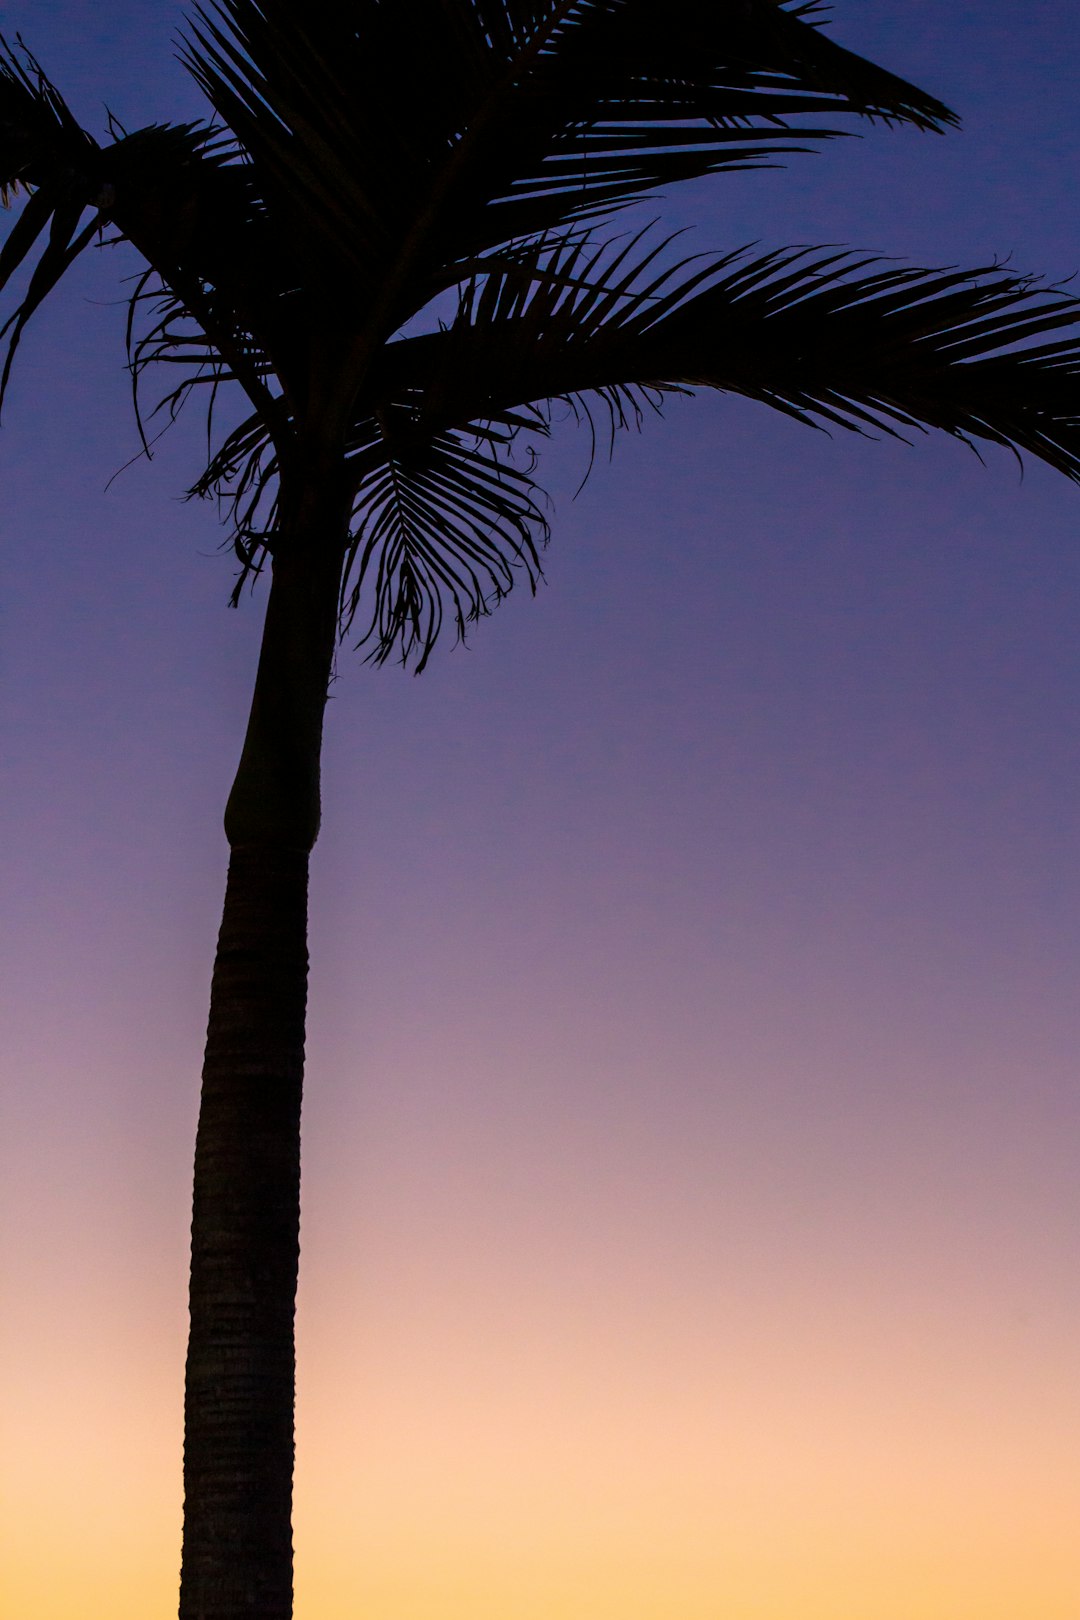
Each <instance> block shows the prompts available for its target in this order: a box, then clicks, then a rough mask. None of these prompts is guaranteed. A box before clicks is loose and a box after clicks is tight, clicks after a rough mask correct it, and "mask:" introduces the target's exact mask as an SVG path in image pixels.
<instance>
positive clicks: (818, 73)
mask: <svg viewBox="0 0 1080 1620" xmlns="http://www.w3.org/2000/svg"><path fill="white" fill-rule="evenodd" d="M813 10H814V7H813V6H812V5H805V4H791V3H789V0H726V3H724V4H719V3H711V4H706V3H703V0H348V3H345V0H307V3H306V4H305V5H303V6H296V5H295V4H293V3H290V0H208V5H207V8H206V9H203V8H201V7H200V8H198V9H196V11H195V12H194V14H193V17H192V20H191V22H190V24H189V27H188V32H187V34H186V36H185V39H184V41H183V45H182V51H183V55H182V60H183V62H184V63H185V65H186V67H187V69H188V70H189V71H190V72H191V73H192V74H193V75H194V77H195V79H196V80H197V82H198V84H199V85H200V87H201V89H202V91H203V92H204V93H205V95H206V98H207V100H208V102H209V105H210V109H211V113H210V117H209V119H208V121H207V122H206V123H201V124H176V125H152V126H149V127H147V128H145V129H140V130H137V131H134V132H132V133H128V132H126V131H125V130H123V129H122V128H121V127H120V125H119V124H117V123H116V122H115V120H112V119H110V122H109V126H108V129H107V138H106V140H105V142H104V144H99V142H98V141H96V140H95V139H94V138H93V137H92V136H91V135H89V134H88V133H86V132H85V131H84V130H83V129H82V128H81V127H80V126H79V125H78V123H77V122H76V120H75V119H74V117H73V116H72V114H71V112H70V111H69V109H68V107H67V106H66V104H65V102H64V101H63V99H62V97H61V95H60V93H59V91H58V90H57V89H56V88H55V87H54V86H53V85H52V83H51V82H50V81H49V79H48V78H47V77H46V75H45V73H44V72H43V71H42V69H41V68H40V67H39V65H38V63H37V61H36V60H35V59H34V58H33V57H32V56H31V55H30V53H29V52H28V51H27V50H26V49H25V47H24V46H23V45H22V43H21V42H19V43H17V44H16V45H15V46H13V47H12V46H7V45H3V52H2V57H0V186H2V187H3V190H4V199H5V201H11V200H12V199H13V198H16V197H17V198H18V200H19V201H20V203H21V210H20V212H19V213H18V214H17V216H16V217H15V219H14V223H13V225H12V227H11V230H10V232H9V234H8V237H7V240H6V244H5V246H4V247H3V249H2V250H0V286H6V285H9V284H10V283H11V282H12V279H13V278H16V279H17V280H18V279H19V278H20V277H21V278H22V279H21V281H20V283H19V285H20V293H19V295H18V297H17V300H16V302H15V307H14V309H13V312H12V313H11V315H10V317H9V319H8V322H7V325H6V327H5V328H4V330H5V332H6V334H7V341H8V348H7V355H6V362H5V365H4V369H3V375H2V380H0V393H2V389H3V386H4V385H6V383H7V379H8V373H9V371H10V367H11V362H12V358H13V356H14V353H15V350H16V348H17V346H18V343H19V341H20V338H21V336H22V333H23V331H24V328H25V327H26V324H27V322H28V321H29V320H30V318H31V317H32V315H33V314H34V312H35V310H36V309H37V308H38V306H39V305H40V304H41V302H42V300H43V299H44V298H45V297H46V296H47V295H48V294H50V293H51V292H52V290H53V289H54V288H55V287H56V285H57V284H58V283H59V281H60V280H61V279H62V277H63V275H64V272H65V271H66V270H67V268H68V266H69V265H70V264H71V263H72V262H73V261H74V259H75V258H76V257H77V256H78V255H79V254H80V253H81V252H82V250H83V249H84V248H86V247H87V246H89V245H90V244H92V243H94V242H96V241H98V240H100V239H101V238H102V236H103V234H104V235H105V236H106V238H107V239H109V240H122V241H124V242H127V243H129V244H130V245H131V246H132V247H133V248H134V249H135V250H136V252H137V253H138V254H139V255H141V258H142V260H143V261H144V265H145V270H144V273H143V274H142V277H141V279H140V280H139V281H138V283H137V285H136V288H135V291H134V293H133V295H132V297H131V306H130V321H129V328H128V333H129V362H130V367H131V372H132V376H133V380H134V383H135V388H136V404H137V408H138V393H139V385H140V383H141V381H142V380H143V378H144V376H145V375H146V373H147V372H148V371H150V370H154V371H155V373H156V374H157V375H162V372H161V367H163V366H173V367H175V368H177V369H176V370H174V371H173V372H172V373H164V375H166V376H173V377H176V378H178V379H179V380H178V381H176V382H175V384H173V385H172V386H166V388H165V390H164V394H163V397H162V398H161V399H160V400H159V402H158V405H157V407H156V408H157V409H158V410H163V411H164V412H165V415H166V417H169V416H171V415H173V414H175V412H176V411H177V410H178V409H179V408H180V407H181V405H182V404H183V403H184V402H185V400H187V399H188V398H189V396H190V395H191V394H193V393H194V392H196V391H197V390H198V389H200V388H201V389H204V390H205V391H206V396H207V397H208V398H209V400H210V403H211V407H212V406H213V402H214V400H215V399H216V398H217V396H218V395H219V393H220V394H221V397H222V398H223V399H230V400H233V401H237V400H239V401H242V402H243V408H242V410H241V411H238V412H237V413H236V414H237V415H238V416H239V417H240V420H239V421H238V422H234V425H232V426H231V427H230V428H229V430H228V431H227V432H226V433H225V434H224V436H223V437H222V438H221V439H220V442H219V443H218V445H217V448H216V449H215V450H214V451H213V453H212V454H211V456H210V459H209V462H208V465H207V466H206V468H205V470H204V472H203V473H202V475H201V477H200V478H199V480H198V482H197V484H196V485H195V491H196V492H197V493H199V494H202V495H208V496H214V497H217V498H221V497H225V499H226V501H227V503H228V510H229V512H230V514H231V521H232V543H233V546H234V548H235V552H236V555H237V557H238V559H239V564H240V567H239V577H238V580H237V583H236V588H235V592H234V597H238V596H239V594H240V592H241V590H242V589H243V587H244V585H245V582H247V581H249V580H250V579H251V578H252V576H253V575H257V574H259V573H260V572H262V571H267V572H268V573H269V575H270V590H269V597H268V601H267V607H266V619H265V628H264V633H263V642H262V651H261V656H260V661H259V667H258V674H257V678H256V684H255V691H254V697H253V701H252V708H251V716H250V720H249V723H248V729H247V734H246V737H245V740H244V745H243V751H242V755H241V759H240V765H239V769H238V772H237V775H236V779H235V782H234V783H233V786H232V791H231V793H230V795H229V799H228V804H227V808H226V812H225V831H226V834H227V838H228V842H229V846H230V852H231V854H230V865H229V876H228V884H227V891H226V897H225V906H224V915H223V920H222V925H221V934H220V939H219V944H218V951H217V958H216V962H215V967H214V976H213V987H212V998H211V1009H210V1021H209V1031H208V1037H207V1046H206V1061H205V1068H204V1074H203V1092H202V1108H201V1114H200V1121H199V1131H198V1140H197V1146H196V1158H195V1193H194V1212H193V1220H192V1274H191V1335H190V1343H189V1352H188V1361H187V1386H186V1389H187V1393H186V1432H185V1457H184V1470H185V1473H184V1477H185V1520H184V1553H183V1573H182V1581H181V1600H180V1613H181V1615H182V1616H184V1617H189V1620H194V1617H196V1616H199V1617H202V1620H237V1617H238V1616H240V1615H244V1616H250V1615H252V1614H256V1615H258V1616H259V1617H260V1620H285V1617H286V1616H288V1615H290V1614H291V1610H292V1543H291V1529H290V1514H291V1491H292V1471H293V1391H294V1349H293V1313H294V1298H295V1288H296V1274H297V1252H298V1222H299V1165H300V1144H299V1120H300V1095H301V1080H302V1072H303V1053H304V1009H305V998H306V979H307V953H306V905H307V901H306V892H307V873H308V861H309V856H310V852H311V849H312V847H313V845H314V843H315V839H316V836H317V834H318V829H319V758H320V743H321V732H322V720H323V709H324V703H325V699H326V693H327V684H328V680H329V677H330V671H331V662H332V659H333V657H334V654H335V649H336V647H337V645H338V641H339V638H340V637H342V636H350V635H352V636H355V639H356V642H357V644H358V645H359V646H361V647H364V648H365V649H366V653H367V656H368V657H369V658H372V659H374V660H376V661H381V660H384V659H386V658H388V657H390V656H393V655H396V656H398V657H400V658H401V659H402V661H403V662H405V663H407V664H409V663H411V664H412V665H413V666H414V667H415V668H416V669H418V670H419V669H422V668H423V666H424V664H425V663H426V661H427V659H428V657H429V654H430V653H431V650H432V648H433V646H434V645H435V642H436V640H437V638H438V636H439V633H440V630H441V629H442V628H443V627H444V624H446V622H447V621H449V623H450V624H451V625H452V626H453V628H454V630H455V631H456V633H457V635H458V636H459V637H461V636H463V635H464V634H465V631H466V628H467V626H468V625H469V624H470V623H471V622H472V621H474V620H476V619H478V618H479V617H480V616H481V615H484V614H486V613H488V612H490V610H491V609H492V607H493V606H494V605H495V604H496V603H497V602H498V601H499V600H500V599H501V598H502V597H503V596H505V595H506V593H507V592H508V591H509V590H510V588H511V586H512V585H513V584H514V582H515V580H524V581H526V582H528V583H529V584H530V585H531V586H535V584H536V582H537V580H538V578H539V574H540V550H541V548H542V544H543V542H544V541H545V540H546V537H547V534H546V523H545V517H544V513H543V508H542V505H541V501H540V495H539V491H538V488H537V486H536V483H535V481H534V478H533V476H532V465H533V463H532V457H531V452H529V451H528V449H527V447H528V445H529V444H530V443H534V444H535V441H536V439H537V438H538V437H539V438H543V437H544V436H545V435H547V434H548V432H549V430H550V425H551V412H552V407H553V405H555V404H556V403H561V404H568V405H569V407H570V409H571V411H572V412H573V413H575V414H576V415H577V416H578V417H579V418H584V419H586V420H587V421H588V422H589V424H590V425H591V426H592V427H593V429H594V430H595V427H596V422H597V418H599V421H600V424H601V425H602V426H604V427H605V428H606V429H608V430H610V431H611V432H614V430H615V429H616V428H622V427H625V426H627V425H632V424H634V423H637V422H640V421H641V419H642V418H643V415H644V414H645V412H646V411H647V410H648V409H650V408H651V407H655V406H659V405H660V404H662V402H663V398H664V396H665V395H666V394H667V393H670V392H683V393H685V392H689V391H692V390H693V389H695V388H698V387H710V388H716V389H720V390H726V391H728V392H734V393H739V394H744V395H746V396H748V397H749V398H752V399H757V400H762V401H765V402H767V403H768V404H770V405H773V406H775V407H776V408H777V409H779V410H781V411H784V412H786V413H788V414H789V415H792V416H794V417H796V418H798V419H799V420H800V421H804V422H808V423H816V424H818V425H825V424H829V425H833V426H839V427H844V428H848V429H852V430H854V431H856V432H865V431H871V430H876V431H883V432H886V433H898V434H904V433H906V432H908V431H911V430H922V429H925V428H936V429H940V430H943V431H944V432H946V433H950V434H952V435H953V436H954V437H957V438H959V439H962V440H965V441H967V442H969V443H976V442H978V441H982V442H989V443H993V444H999V445H1005V446H1009V447H1011V448H1012V449H1013V450H1015V451H1027V452H1029V453H1031V454H1033V455H1036V456H1038V457H1040V458H1041V459H1042V460H1044V461H1046V462H1048V463H1049V464H1050V465H1051V466H1053V467H1056V468H1058V469H1059V470H1061V471H1062V472H1064V473H1066V474H1067V475H1068V476H1070V477H1072V478H1078V479H1080V383H1078V373H1080V338H1078V337H1077V336H1076V335H1074V334H1075V323H1076V321H1077V319H1078V316H1080V302H1078V301H1077V300H1076V299H1073V298H1070V297H1068V296H1066V295H1064V294H1062V293H1060V292H1059V291H1056V290H1054V289H1040V288H1039V287H1038V286H1037V285H1035V284H1034V283H1033V282H1031V281H1029V280H1027V279H1025V278H1023V277H1020V276H1018V275H1015V274H1009V273H1005V272H1004V271H1002V270H1001V269H1000V268H998V267H996V266H990V267H985V268H982V269H976V270H972V271H959V270H926V269H917V268H911V267H901V266H898V265H896V264H893V263H885V262H882V261H874V260H871V259H866V258H857V257H854V256H852V255H850V254H845V253H842V252H839V251H837V250H832V249H830V250H825V249H819V250H810V249H806V248H798V249H783V250H779V251H774V252H769V253H763V254H762V253H759V254H757V255H756V256H754V255H753V254H751V253H749V252H746V251H743V252H733V253H729V254H726V255H723V256H720V257H717V256H699V257H695V258H685V257H684V258H681V259H680V258H679V257H678V256H677V255H676V253H675V252H674V250H673V249H672V247H671V243H670V242H669V241H665V240H664V239H663V238H662V237H661V238H659V239H654V238H653V237H652V236H651V235H650V234H649V232H648V231H640V230H638V231H634V230H631V231H628V232H625V233H624V234H621V235H620V234H618V233H617V232H616V230H615V227H614V225H613V223H612V221H613V220H614V218H615V216H616V214H617V213H618V211H620V210H621V209H623V208H624V207H626V206H627V205H628V204H631V203H633V202H635V201H637V200H638V199H640V198H642V197H644V196H646V195H647V194H650V193H652V192H654V191H655V189H656V188H657V187H658V186H661V185H663V186H671V185H673V184H675V183H677V182H680V181H687V180H692V179H695V178H699V177H702V176H704V175H711V174H716V173H720V172H723V171H726V170H729V169H741V168H746V167H755V166H760V165H762V164H765V163H768V162H770V161H772V160H774V159H775V158H777V157H779V156H780V155H784V154H791V153H795V152H799V151H803V150H806V149H807V148H808V147H809V146H812V145H813V144H814V143H817V142H820V141H823V140H825V139H827V138H829V137H830V136H832V135H833V134H835V133H837V131H836V130H834V129H833V128H832V123H833V121H835V120H837V119H839V118H841V117H843V116H845V115H858V116H860V117H863V118H878V119H884V120H892V121H897V122H903V123H908V124H912V125H914V126H916V127H917V128H919V129H923V130H931V131H940V130H943V129H944V128H945V127H947V126H949V125H951V124H953V123H954V122H955V118H954V115H953V114H952V113H951V112H950V111H949V110H948V109H947V108H946V107H945V106H943V105H942V104H941V103H940V102H939V101H937V100H935V99H934V98H933V97H932V96H929V95H927V94H925V93H924V92H922V91H920V90H918V89H916V88H915V87H914V86H912V85H910V84H907V83H905V82H903V81H902V80H900V79H898V78H895V77H894V76H892V75H891V74H889V73H887V72H884V71H883V70H881V69H879V68H877V67H875V66H873V65H871V64H870V63H868V62H866V61H863V60H861V59H860V58H858V57H856V56H854V55H852V54H850V53H849V52H846V51H844V50H843V49H841V48H840V47H839V46H838V45H836V44H835V43H833V42H832V41H831V40H830V39H829V38H828V37H827V36H826V35H825V34H824V33H823V32H822V31H821V30H820V28H819V27H818V26H817V19H816V18H815V16H814V15H813ZM0 43H2V42H0ZM806 120H810V122H809V124H807V123H806ZM822 120H824V121H825V122H824V123H822V122H821V121H822ZM793 121H794V122H793ZM1071 334H1073V335H1071ZM140 420H141V419H140Z"/></svg>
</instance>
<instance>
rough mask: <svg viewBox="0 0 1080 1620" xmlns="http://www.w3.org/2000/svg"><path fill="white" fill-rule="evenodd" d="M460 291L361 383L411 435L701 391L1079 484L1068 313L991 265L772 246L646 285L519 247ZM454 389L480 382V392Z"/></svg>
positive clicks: (615, 259)
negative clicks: (558, 407)
mask: <svg viewBox="0 0 1080 1620" xmlns="http://www.w3.org/2000/svg"><path fill="white" fill-rule="evenodd" d="M528 276H529V272H528V269H527V267H526V266H525V265H523V264H522V263H521V262H520V260H519V261H518V262H517V263H515V264H514V265H512V266H509V267H507V268H505V269H500V270H497V271H493V272H491V273H490V274H489V275H488V276H487V277H486V278H479V277H477V278H474V279H473V280H472V281H470V282H469V283H468V284H467V285H466V287H465V289H464V290H463V293H462V299H461V308H460V313H459V317H458V319H457V321H455V322H454V323H453V324H452V325H451V326H450V327H449V328H448V329H447V330H446V331H444V332H438V333H430V334H427V335H425V336H422V337H416V338H412V339H404V340H402V341H401V342H400V343H396V344H392V345H390V346H389V347H388V349H387V350H386V351H385V355H384V362H383V364H384V370H383V373H382V375H381V376H380V377H379V379H378V381H377V386H378V387H379V388H380V389H382V390H385V391H387V392H395V391H399V390H402V389H406V388H408V389H410V390H412V391H413V392H414V393H416V394H418V395H421V396H422V397H423V398H424V399H425V401H426V402H427V404H426V407H425V413H424V417H423V421H424V423H425V424H426V425H427V426H428V430H429V431H432V432H434V431H438V430H441V429H442V428H444V427H445V426H448V425H454V426H460V425H462V424H463V423H464V422H466V421H469V420H475V419H481V420H485V421H486V420H490V421H495V422H498V421H499V420H500V419H501V418H502V416H503V415H504V413H511V414H514V413H520V411H521V409H522V407H523V406H530V405H531V406H535V405H536V404H537V403H538V402H542V401H549V400H552V399H555V398H567V397H569V398H580V399H585V400H587V399H588V397H589V396H590V395H591V396H595V397H601V398H603V397H605V395H607V396H610V394H611V391H612V390H626V389H640V388H643V387H645V388H650V387H651V388H656V389H667V388H673V387H680V388H693V387H699V386H707V387H711V388H716V389H719V390H722V391H724V392H731V393H740V394H743V395H745V396H747V397H748V398H751V399H756V400H760V401H762V402H764V403H766V404H769V405H772V406H773V407H775V408H776V409H779V410H781V411H784V412H786V413H787V414H789V415H792V416H795V417H796V418H798V419H799V420H801V421H805V422H814V423H817V424H819V425H821V424H824V423H829V424H833V425H837V426H842V427H846V428H851V429H854V430H856V431H860V432H865V431H874V430H879V431H883V432H886V433H897V432H899V433H903V432H906V431H907V430H911V429H914V430H919V429H926V428H936V429H940V430H942V431H944V432H947V433H950V434H952V435H954V436H956V437H960V438H964V439H967V440H969V441H972V442H974V441H980V440H981V441H984V442H988V443H994V444H999V445H1006V446H1008V447H1010V448H1012V449H1014V450H1023V451H1028V452H1029V453H1031V454H1033V455H1036V456H1038V457H1039V458H1040V459H1041V460H1043V461H1046V462H1047V463H1048V464H1049V465H1051V466H1054V467H1056V468H1058V469H1059V470H1060V471H1062V472H1065V473H1066V474H1068V476H1070V477H1074V478H1076V477H1080V413H1078V400H1080V395H1078V381H1077V380H1078V377H1080V340H1078V339H1077V338H1076V337H1075V336H1074V335H1065V336H1062V337H1061V338H1057V337H1056V336H1055V334H1056V333H1057V332H1059V331H1061V330H1063V329H1072V330H1075V326H1076V321H1077V316H1078V313H1080V300H1077V299H1076V298H1075V297H1072V296H1070V295H1067V294H1065V293H1063V292H1061V291H1059V290H1057V289H1054V288H1045V287H1040V286H1039V284H1038V283H1037V282H1035V281H1033V280H1032V279H1031V278H1027V277H1022V276H1016V275H1012V274H1009V273H1007V272H1006V271H1003V270H1002V269H1000V268H999V267H997V266H989V267H984V268H980V269H976V270H972V271H960V270H926V269H919V268H914V267H897V266H895V265H892V264H888V263H887V262H884V261H881V260H875V259H871V258H858V257H856V256H854V255H852V254H847V253H840V252H828V251H825V250H816V251H814V250H810V249H806V248H798V249H788V250H784V251H781V252H776V253H770V254H766V255H762V256H758V257H756V258H755V257H752V256H750V255H747V254H743V255H738V254H729V255H725V256H724V257H722V258H719V259H715V260H711V261H709V262H706V263H702V261H700V260H698V261H691V262H689V263H683V264H681V265H676V266H672V267H669V268H667V269H663V270H661V271H659V272H658V271H657V270H656V267H655V250H653V251H650V252H648V253H642V254H640V255H639V256H638V258H637V260H636V261H635V262H634V263H633V264H632V265H630V266H628V264H627V250H626V249H623V250H621V251H619V252H617V253H615V254H614V255H612V254H611V253H609V254H608V256H607V259H606V261H604V260H603V257H602V255H601V254H599V253H594V254H593V255H592V257H591V259H589V260H587V261H586V260H585V259H584V258H583V250H582V248H581V246H580V244H573V245H572V246H570V247H568V248H563V247H562V246H560V245H559V244H557V243H556V244H550V245H548V246H547V247H546V248H545V247H544V246H543V245H540V246H538V248H537V250H536V263H535V269H534V272H533V277H532V287H531V290H530V291H528V292H525V291H523V285H524V282H525V281H526V279H528ZM469 379H483V383H482V385H479V386H478V385H477V383H475V382H473V383H470V381H469Z"/></svg>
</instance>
